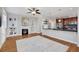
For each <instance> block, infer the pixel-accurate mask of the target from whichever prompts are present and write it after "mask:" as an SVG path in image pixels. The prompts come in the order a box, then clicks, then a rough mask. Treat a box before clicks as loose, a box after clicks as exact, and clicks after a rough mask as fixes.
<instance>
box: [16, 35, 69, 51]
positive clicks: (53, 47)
mask: <svg viewBox="0 0 79 59" xmlns="http://www.w3.org/2000/svg"><path fill="white" fill-rule="evenodd" d="M16 45H17V51H18V52H65V51H67V49H68V47H67V46H65V45H62V44H60V43H58V42H55V41H52V40H49V39H47V38H44V37H41V36H35V37H31V38H27V39H22V40H17V41H16Z"/></svg>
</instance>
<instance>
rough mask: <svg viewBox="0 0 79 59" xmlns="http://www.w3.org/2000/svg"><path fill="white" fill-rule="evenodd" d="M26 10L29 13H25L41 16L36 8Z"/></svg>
mask: <svg viewBox="0 0 79 59" xmlns="http://www.w3.org/2000/svg"><path fill="white" fill-rule="evenodd" d="M28 10H29V12H27V13H32V14H33V15H36V14H41V13H40V12H39V9H36V8H31V9H30V8H28Z"/></svg>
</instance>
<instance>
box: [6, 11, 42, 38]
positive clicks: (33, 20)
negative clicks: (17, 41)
mask: <svg viewBox="0 0 79 59" xmlns="http://www.w3.org/2000/svg"><path fill="white" fill-rule="evenodd" d="M23 16H26V17H28V18H29V25H28V26H22V23H21V22H22V17H23ZM9 18H13V19H14V18H16V21H15V22H14V24H15V27H16V32H17V34H15V35H10V34H9V31H10V30H9V27H11V23H12V22H11V21H9ZM41 18H42V17H41V16H31V15H16V14H11V13H8V27H7V37H9V36H16V35H22V28H27V27H28V28H29V31H30V33H36V32H40V31H41Z"/></svg>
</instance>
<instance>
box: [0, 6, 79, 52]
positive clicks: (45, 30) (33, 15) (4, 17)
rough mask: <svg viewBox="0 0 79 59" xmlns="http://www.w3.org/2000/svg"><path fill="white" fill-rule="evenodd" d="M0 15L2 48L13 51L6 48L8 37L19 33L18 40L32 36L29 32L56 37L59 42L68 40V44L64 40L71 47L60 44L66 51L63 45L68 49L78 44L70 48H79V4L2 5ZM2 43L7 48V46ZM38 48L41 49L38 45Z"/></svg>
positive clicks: (13, 36)
mask: <svg viewBox="0 0 79 59" xmlns="http://www.w3.org/2000/svg"><path fill="white" fill-rule="evenodd" d="M0 15H1V18H0V19H1V20H0V24H1V25H0V33H1V35H0V47H1V51H12V50H8V49H7V47H8V45H7V44H9V45H10V43H6V45H5V42H6V41H7V39H9V40H11V39H12V40H14V38H16V37H17V38H18V39H17V40H19V39H22V38H26V37H27V36H28V37H30V35H31V36H33V35H35V36H38V35H40V36H43V37H47V38H51V39H57V40H54V41H56V42H60V41H62V42H65V43H66V44H65V43H62V44H63V45H67V46H69V47H68V48H64V47H63V48H60V52H61V51H64V50H63V49H66V50H65V51H68V49H71V46H72V47H74V46H75V49H73V48H72V49H71V51H79V48H78V46H79V43H78V42H79V40H78V33H79V31H78V28H79V27H78V24H79V23H78V8H77V7H1V8H0ZM37 38H38V37H37ZM34 39H35V38H34ZM41 39H42V38H41ZM12 42H13V41H12ZM15 43H16V42H15ZM67 43H68V44H69V45H68V44H67ZM12 44H13V43H12ZM18 45H20V43H19V44H18ZM18 45H17V46H18ZM3 46H5V47H6V48H5V49H4V47H3ZM59 47H60V46H59ZM12 49H14V47H13V48H12ZM17 49H18V48H17ZM56 49H57V48H56ZM35 50H36V49H35ZM35 50H34V51H35ZM15 51H16V50H15ZM18 51H23V50H22V49H21V50H18ZM30 51H31V50H30ZM36 51H39V50H38V49H37V50H36ZM40 51H41V50H40ZM46 51H47V50H46ZM49 51H51V50H49ZM53 52H54V51H53Z"/></svg>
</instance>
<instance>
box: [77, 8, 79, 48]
mask: <svg viewBox="0 0 79 59" xmlns="http://www.w3.org/2000/svg"><path fill="white" fill-rule="evenodd" d="M77 38H78V40H77V41H78V47H79V8H78V37H77Z"/></svg>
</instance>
